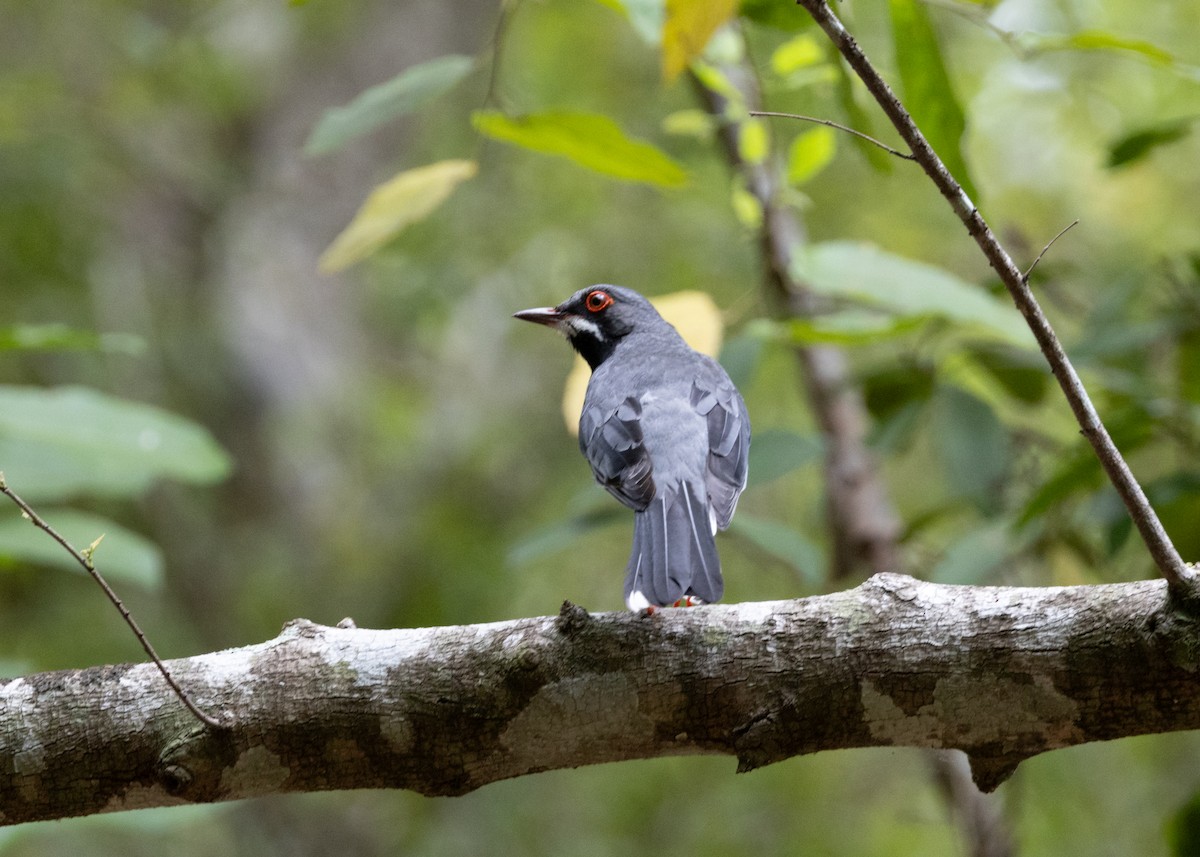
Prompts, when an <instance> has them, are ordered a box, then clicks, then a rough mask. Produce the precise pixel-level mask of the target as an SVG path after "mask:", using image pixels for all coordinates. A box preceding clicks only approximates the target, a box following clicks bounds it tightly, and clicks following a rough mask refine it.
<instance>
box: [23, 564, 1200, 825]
mask: <svg viewBox="0 0 1200 857" xmlns="http://www.w3.org/2000/svg"><path fill="white" fill-rule="evenodd" d="M1171 605H1172V602H1171V601H1170V600H1169V599H1168V598H1167V587H1166V586H1165V585H1164V584H1163V583H1162V582H1161V581H1148V582H1141V583H1127V584H1113V585H1107V586H1087V587H1069V588H1051V589H1016V588H982V587H980V588H974V587H953V586H940V585H934V584H929V583H921V582H919V581H916V580H914V579H912V578H908V577H904V576H900V575H878V576H876V577H874V578H872V579H871V580H869V581H867V582H866V583H864V584H863V585H862V586H860V587H858V588H857V589H853V590H850V591H847V592H840V593H836V594H833V595H825V596H820V597H815V598H808V599H803V600H799V601H783V602H773V603H760V604H740V605H714V606H710V607H703V608H694V609H689V610H663V611H659V612H658V613H656V614H655V615H652V616H647V615H645V614H632V613H605V614H598V615H594V616H593V615H589V614H587V613H586V612H584V611H583V610H581V609H580V608H577V607H569V606H568V605H564V611H563V613H562V614H561V615H560V616H558V617H556V618H555V617H546V618H536V619H523V620H516V621H511V622H501V623H496V624H491V625H475V626H460V627H444V628H427V629H418V630H393V631H371V630H360V629H352V628H351V629H343V628H328V627H321V626H317V625H313V624H311V623H309V622H306V621H296V622H293V623H291V624H290V625H289V626H288V627H287V628H285V629H284V632H283V633H282V634H281V635H280V636H279V637H278V638H276V639H274V640H271V641H269V642H266V643H262V644H260V645H257V646H250V647H247V648H243V649H232V650H228V651H224V652H217V653H215V654H209V655H202V656H199V657H194V658H188V659H183V660H176V661H172V662H171V663H170V666H171V669H172V671H173V672H174V673H175V674H176V675H178V676H179V677H180V679H181V680H182V681H184V682H186V683H187V685H188V686H189V687H191V688H195V690H196V694H197V697H198V699H199V701H200V702H201V703H202V704H204V705H206V706H210V707H211V708H214V709H219V710H222V711H225V712H227V713H228V722H229V723H230V726H229V727H228V728H225V729H220V730H214V729H211V728H208V727H205V726H203V725H200V724H198V723H197V722H196V721H195V720H194V719H193V718H192V716H191V715H190V714H189V713H188V712H187V711H186V710H184V709H183V708H182V706H180V705H179V702H178V700H177V699H176V698H175V696H174V695H173V694H172V693H171V692H170V690H169V689H168V688H167V686H166V684H165V683H164V682H163V681H162V677H161V676H160V675H159V674H158V672H157V671H156V669H155V668H154V667H153V665H150V664H139V665H126V666H117V667H98V668H92V669H86V670H80V671H68V672H55V673H43V674H40V675H33V676H29V677H26V678H19V679H12V680H9V681H7V682H3V683H0V822H3V823H8V824H13V823H17V822H23V821H31V820H34V819H47V818H61V817H65V816H70V815H84V814H89V813H95V812H102V811H111V810H121V809H130V808H135V807H145V806H159V805H165V804H176V803H187V802H211V801H220V800H232V799H237V798H244V797H249V796H252V795H262V794H270V793H278V792H294V791H317V790H328V789H349V788H406V789H413V790H416V791H418V792H421V793H423V794H429V795H455V794H462V793H465V792H468V791H471V790H472V789H476V788H478V787H480V786H482V785H485V784H487V783H490V782H494V781H496V780H500V779H505V778H509V777H517V776H522V775H524V774H529V773H533V772H536V771H544V770H551V769H556V768H569V767H577V766H580V765H588V764H595V763H599V762H611V761H618V760H623V759H636V758H650V757H656V756H666V755H681V754H691V753H725V754H729V755H733V756H736V757H737V759H738V768H739V770H742V771H748V770H751V769H753V768H757V767H759V766H762V765H766V764H769V763H771V762H777V761H780V760H782V759H786V758H789V757H791V756H794V755H798V754H802V753H811V752H815V751H817V750H825V749H834V748H840V747H863V746H913V747H935V748H959V749H962V750H964V751H966V752H967V754H968V755H969V756H970V758H971V767H972V772H973V774H974V776H975V778H976V781H977V782H979V783H980V784H981V785H982V786H983V787H985V788H993V787H995V786H996V785H997V784H999V783H1000V782H1001V781H1002V780H1003V779H1004V778H1005V777H1007V776H1008V775H1009V774H1010V773H1011V772H1012V770H1013V768H1014V767H1015V766H1016V765H1017V763H1018V762H1020V761H1021V760H1022V759H1025V758H1028V757H1029V756H1032V755H1034V754H1037V753H1041V752H1043V751H1045V750H1049V749H1053V748H1056V747H1066V746H1070V745H1073V744H1081V743H1084V742H1087V741H1096V740H1104V739H1110V738H1117V737H1121V736H1126V735H1136V734H1142V733H1148V732H1165V731H1174V730H1181V729H1195V728H1198V727H1200V693H1198V692H1197V687H1198V685H1197V682H1196V669H1197V667H1198V666H1200V642H1198V637H1197V634H1196V626H1195V624H1194V623H1193V622H1192V621H1191V620H1190V619H1188V618H1187V617H1186V616H1184V615H1183V614H1177V613H1175V612H1173V611H1172V607H1171Z"/></svg>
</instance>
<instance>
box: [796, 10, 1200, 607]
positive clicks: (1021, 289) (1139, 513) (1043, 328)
mask: <svg viewBox="0 0 1200 857" xmlns="http://www.w3.org/2000/svg"><path fill="white" fill-rule="evenodd" d="M797 2H799V3H800V5H802V6H803V7H804V8H805V9H807V10H808V12H809V14H811V15H812V16H813V19H814V20H815V21H816V22H817V24H818V26H820V27H821V29H822V30H824V31H825V34H826V35H827V36H829V39H830V41H832V42H833V44H834V45H835V46H836V47H837V49H838V51H839V52H840V53H841V54H842V56H843V57H844V58H845V59H846V62H847V63H848V64H849V65H850V67H851V68H852V69H853V70H854V73H855V74H856V75H858V77H859V79H860V80H862V82H863V83H864V84H865V85H866V87H867V90H868V91H869V92H870V93H871V95H872V96H874V98H875V100H876V102H878V104H879V106H880V107H881V108H882V109H883V112H884V113H885V114H887V117H888V119H890V120H891V122H892V125H893V126H895V128H896V130H897V131H898V132H899V133H900V136H901V137H902V138H903V139H904V142H905V143H907V144H908V146H909V148H910V149H911V151H912V154H913V158H914V159H915V160H916V162H917V163H919V164H920V165H921V168H922V169H923V170H924V171H925V172H926V174H927V175H928V176H929V178H930V180H931V181H932V182H933V183H934V185H935V186H936V187H937V189H938V190H939V191H940V192H941V194H942V196H944V197H945V198H946V200H947V201H948V202H949V203H950V207H951V208H952V209H954V213H955V214H957V215H958V217H959V219H960V220H961V221H962V222H963V224H964V225H965V226H966V227H967V232H968V233H970V235H971V237H972V238H974V239H975V243H976V244H978V245H979V248H980V249H981V250H982V251H983V254H984V256H986V257H987V260H988V264H990V265H991V266H992V268H993V269H994V270H995V271H996V273H997V274H998V275H999V277H1000V280H1001V282H1003V283H1004V286H1005V288H1007V289H1008V293H1009V295H1010V296H1011V297H1012V300H1013V302H1014V303H1015V304H1016V306H1017V309H1018V310H1020V312H1021V315H1023V316H1024V317H1025V321H1026V323H1028V325H1029V328H1030V330H1032V331H1033V335H1034V338H1035V339H1036V340H1037V343H1038V346H1039V347H1040V348H1041V350H1042V354H1043V355H1045V357H1046V361H1047V362H1048V363H1049V364H1050V370H1051V371H1052V372H1053V373H1054V377H1055V378H1057V379H1058V383H1059V386H1060V387H1061V388H1062V391H1063V394H1064V395H1065V396H1066V398H1067V401H1068V402H1069V403H1070V406H1071V410H1072V411H1073V412H1074V414H1075V419H1076V420H1077V421H1078V422H1079V426H1080V430H1081V431H1082V433H1083V436H1084V437H1086V438H1087V440H1088V442H1089V443H1090V444H1091V445H1092V448H1093V449H1094V450H1095V451H1096V456H1097V458H1099V459H1100V464H1101V466H1102V467H1103V468H1104V472H1105V473H1106V474H1107V475H1108V478H1109V480H1110V481H1111V482H1112V484H1113V486H1114V487H1115V488H1116V489H1117V493H1118V494H1119V495H1120V496H1121V500H1122V501H1123V502H1124V503H1125V507H1126V508H1127V509H1128V510H1129V514H1130V517H1132V518H1133V522H1134V524H1135V525H1136V526H1137V528H1138V532H1139V533H1140V534H1141V536H1142V539H1143V541H1145V543H1146V547H1147V548H1148V550H1149V551H1150V555H1151V556H1152V557H1153V558H1154V561H1155V563H1156V564H1157V565H1158V568H1159V570H1160V571H1161V572H1162V574H1163V577H1165V578H1166V579H1167V581H1168V582H1169V583H1170V585H1171V589H1172V590H1173V592H1174V593H1175V594H1176V595H1177V596H1179V597H1181V598H1187V599H1192V600H1196V599H1200V592H1198V590H1200V578H1198V577H1197V574H1196V573H1195V572H1194V571H1193V570H1192V569H1191V568H1189V567H1188V566H1187V564H1185V563H1184V561H1183V559H1182V558H1181V557H1180V556H1179V553H1178V552H1177V551H1176V550H1175V546H1174V545H1173V544H1172V543H1171V540H1170V538H1169V537H1168V536H1167V533H1166V531H1165V530H1164V529H1163V526H1162V523H1161V522H1160V521H1159V519H1158V515H1157V514H1156V513H1155V512H1154V509H1153V507H1151V505H1150V503H1149V501H1148V500H1147V499H1146V495H1145V492H1143V491H1142V486H1141V485H1139V484H1138V481H1137V479H1135V478H1134V476H1133V473H1132V472H1131V471H1130V469H1129V466H1128V465H1127V464H1126V463H1125V459H1124V458H1123V457H1122V456H1121V453H1120V452H1119V451H1118V450H1117V447H1116V444H1114V443H1113V440H1112V438H1111V437H1110V436H1109V434H1108V430H1107V429H1106V428H1105V427H1104V423H1103V422H1101V420H1100V417H1099V415H1098V414H1097V413H1096V408H1095V407H1094V406H1093V405H1092V400H1091V398H1090V397H1089V396H1088V393H1087V390H1086V389H1085V388H1084V386H1083V382H1082V381H1081V380H1080V379H1079V375H1078V374H1077V373H1076V372H1075V367H1074V366H1072V365H1071V361H1070V360H1069V359H1068V358H1067V355H1066V352H1065V351H1063V348H1062V345H1061V343H1059V341H1058V337H1057V336H1056V335H1055V333H1054V330H1053V328H1052V327H1051V326H1050V322H1049V321H1048V320H1047V319H1046V316H1045V314H1044V313H1043V312H1042V308H1041V306H1039V304H1038V302H1037V298H1035V297H1034V295H1033V292H1032V290H1030V288H1029V283H1028V281H1027V278H1026V277H1025V275H1024V274H1022V273H1021V270H1020V269H1019V268H1018V267H1017V266H1016V264H1015V263H1014V262H1013V260H1012V257H1010V256H1009V254H1008V251H1007V250H1005V249H1004V247H1003V246H1002V245H1001V244H1000V242H999V241H998V240H996V236H995V235H993V234H992V230H991V228H990V227H989V226H988V224H987V222H986V221H985V220H984V219H983V216H982V215H981V214H980V213H979V210H978V209H977V208H976V207H975V204H974V203H973V202H972V201H971V199H970V198H969V197H968V196H967V194H966V192H965V191H963V189H962V186H961V185H960V184H959V183H958V182H957V181H955V179H954V176H952V175H951V174H950V171H949V170H947V169H946V165H945V164H943V163H942V161H941V159H940V158H939V157H938V155H937V153H936V152H935V151H934V150H933V148H932V147H931V146H930V145H929V141H928V140H926V139H925V136H924V135H923V134H922V133H921V130H920V129H919V128H918V127H917V125H916V123H915V122H914V121H913V118H912V116H910V115H909V113H908V111H907V110H905V109H904V105H902V104H901V103H900V100H899V99H898V98H897V97H896V95H895V93H893V92H892V90H891V88H890V87H889V86H888V85H887V83H886V82H885V81H884V80H883V78H882V77H880V75H879V72H878V71H876V70H875V67H874V65H872V64H871V61H870V60H868V59H867V56H866V54H864V53H863V51H862V49H861V48H860V47H859V46H858V43H857V42H856V41H855V40H854V37H853V36H851V35H850V33H849V32H848V31H847V30H846V28H845V27H844V26H843V25H842V22H841V21H840V20H838V18H837V16H836V15H835V14H834V13H833V10H832V9H830V8H829V4H828V3H826V2H825V0H797Z"/></svg>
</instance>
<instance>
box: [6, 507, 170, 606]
mask: <svg viewBox="0 0 1200 857" xmlns="http://www.w3.org/2000/svg"><path fill="white" fill-rule="evenodd" d="M38 514H39V515H40V516H41V517H42V518H43V519H44V520H45V521H46V523H47V524H49V525H50V526H51V527H53V528H54V529H55V531H56V532H58V533H59V534H60V535H61V536H63V538H65V539H66V540H67V541H68V542H70V543H71V545H72V546H73V547H74V548H75V549H76V550H78V551H80V552H84V551H85V550H86V548H87V545H89V544H92V543H94V542H95V541H96V540H97V538H98V537H103V542H102V543H100V544H99V545H97V547H96V549H95V552H94V555H93V557H92V561H93V563H94V565H95V567H96V568H98V569H99V570H100V573H101V574H103V575H104V577H105V578H106V579H107V580H109V581H110V582H113V581H127V582H129V583H136V584H137V585H139V586H146V587H151V588H155V587H158V586H160V585H161V584H162V571H163V563H162V555H161V554H160V553H159V550H158V548H157V547H156V546H155V545H154V544H153V543H152V542H150V541H147V540H146V539H145V538H143V537H142V536H139V535H138V534H136V533H133V532H130V531H129V530H127V529H125V528H124V527H122V526H120V525H119V524H116V523H114V522H113V521H111V520H109V519H108V518H102V517H100V516H99V515H91V514H88V513H86V512H76V511H74V510H72V509H39V510H38ZM0 557H3V558H4V559H5V560H7V561H8V562H15V563H36V564H37V565H45V566H51V567H53V568H60V569H65V570H67V571H74V572H77V573H79V574H83V573H84V571H83V568H82V567H81V566H80V565H79V562H78V561H77V560H76V559H75V558H74V557H73V556H71V554H69V553H67V551H66V550H64V549H63V547H62V545H60V544H58V542H56V541H54V539H52V538H51V537H50V535H49V534H47V533H45V532H44V531H42V530H41V529H39V528H38V527H35V526H34V525H33V524H32V523H30V522H29V521H27V520H25V518H23V517H22V516H21V513H20V511H19V510H18V509H17V508H16V507H15V506H13V507H12V511H11V512H9V511H7V510H0ZM5 566H6V563H0V573H2V572H3V570H4V568H5Z"/></svg>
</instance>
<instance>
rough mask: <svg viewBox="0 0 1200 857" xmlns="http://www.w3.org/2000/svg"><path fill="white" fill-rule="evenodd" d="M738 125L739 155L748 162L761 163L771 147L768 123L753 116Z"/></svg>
mask: <svg viewBox="0 0 1200 857" xmlns="http://www.w3.org/2000/svg"><path fill="white" fill-rule="evenodd" d="M737 127H738V156H739V157H740V158H741V159H742V160H743V161H745V162H746V163H748V164H761V163H762V162H763V161H765V160H766V159H767V154H768V153H769V152H770V149H771V138H770V136H769V135H768V134H767V126H766V123H765V122H763V121H762V120H761V119H759V118H757V117H754V116H751V117H750V118H749V119H746V120H745V121H743V122H742V123H741V124H740V125H738V126H737Z"/></svg>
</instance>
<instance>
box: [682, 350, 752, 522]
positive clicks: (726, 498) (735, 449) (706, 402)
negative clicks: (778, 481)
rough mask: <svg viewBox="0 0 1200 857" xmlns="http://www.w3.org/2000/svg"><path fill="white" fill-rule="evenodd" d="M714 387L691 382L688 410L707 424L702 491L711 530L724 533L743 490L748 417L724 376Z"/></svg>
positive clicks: (747, 454) (748, 444)
mask: <svg viewBox="0 0 1200 857" xmlns="http://www.w3.org/2000/svg"><path fill="white" fill-rule="evenodd" d="M721 376H722V377H720V378H718V379H717V380H716V382H715V383H708V382H701V381H698V380H697V381H693V382H692V395H691V401H692V407H694V408H695V409H696V412H697V413H698V414H700V415H701V416H703V417H704V418H705V419H706V420H707V421H708V471H707V473H706V475H705V480H704V481H705V487H707V489H708V500H709V504H710V508H711V509H712V513H713V530H714V532H715V531H716V529H718V528H719V529H722V530H723V529H725V528H726V527H728V526H729V522H730V520H731V519H732V518H733V510H734V509H736V508H737V501H738V496H739V495H740V494H741V493H742V489H743V488H745V487H746V472H747V468H748V466H749V462H750V414H749V413H748V412H747V411H746V403H745V402H744V401H743V400H742V395H741V393H739V392H738V391H737V388H736V387H734V386H733V382H731V381H730V380H729V379H728V377H726V376H725V373H724V372H722V373H721Z"/></svg>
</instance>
